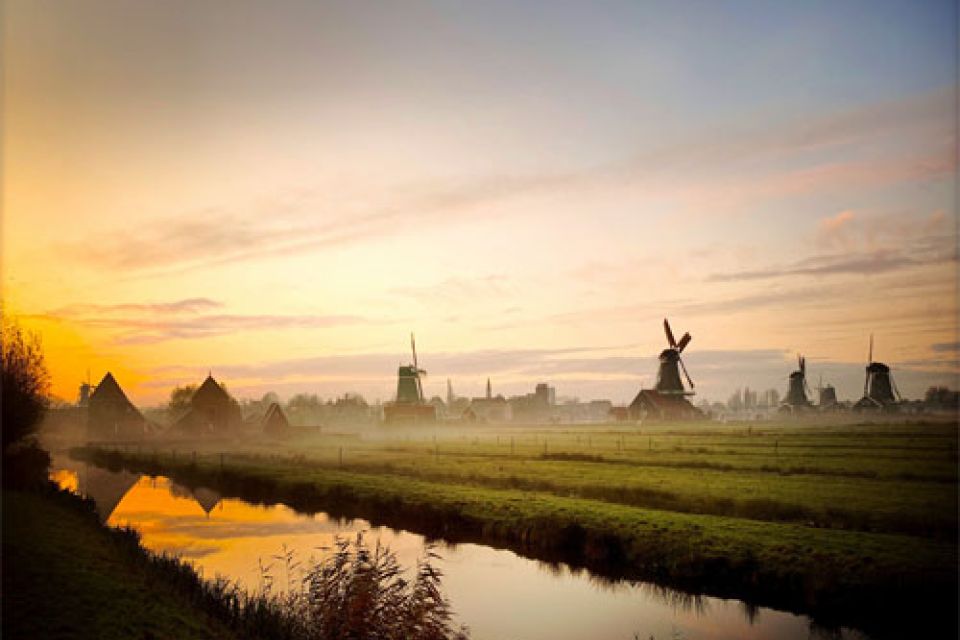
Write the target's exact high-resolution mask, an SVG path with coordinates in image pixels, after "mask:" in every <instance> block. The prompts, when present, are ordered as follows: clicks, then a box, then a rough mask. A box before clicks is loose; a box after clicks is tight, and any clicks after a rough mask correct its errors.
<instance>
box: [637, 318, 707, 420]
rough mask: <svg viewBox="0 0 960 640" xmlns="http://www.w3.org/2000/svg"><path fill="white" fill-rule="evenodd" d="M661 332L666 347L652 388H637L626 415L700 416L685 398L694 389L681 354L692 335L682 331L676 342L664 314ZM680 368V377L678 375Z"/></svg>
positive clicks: (676, 417)
mask: <svg viewBox="0 0 960 640" xmlns="http://www.w3.org/2000/svg"><path fill="white" fill-rule="evenodd" d="M663 332H664V333H665V334H666V336H667V348H666V349H664V350H663V351H661V352H660V358H659V360H660V367H659V369H658V370H657V383H656V385H654V388H653V389H641V390H640V393H638V394H637V397H636V398H634V399H633V402H631V403H630V406H629V407H628V408H627V412H628V415H629V416H630V417H631V418H633V419H641V418H643V417H644V416H648V415H652V416H655V417H659V418H661V419H673V420H677V419H680V420H689V419H693V418H700V417H702V416H703V414H702V413H701V412H700V410H699V409H697V408H696V407H694V406H693V405H692V404H690V401H689V400H687V397H688V396H692V395H694V393H695V392H694V384H693V380H692V379H691V378H690V374H689V373H687V367H686V365H684V364H683V358H682V357H681V354H682V353H683V350H684V349H686V348H687V345H688V344H690V340H692V337H691V336H690V334H689V333H684V334H683V337H681V338H680V341H679V342H678V341H677V340H676V338H674V335H673V330H672V329H671V328H670V322H669V321H668V320H667V319H666V318H664V320H663ZM681 371H682V372H683V378H681V377H680V372H681ZM684 379H686V381H687V384H688V385H689V387H690V389H689V390H688V389H687V388H686V387H684V385H683V380H684Z"/></svg>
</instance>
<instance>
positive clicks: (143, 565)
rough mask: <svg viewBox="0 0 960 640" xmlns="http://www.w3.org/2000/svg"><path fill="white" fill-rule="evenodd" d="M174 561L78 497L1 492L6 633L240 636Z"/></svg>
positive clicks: (36, 635)
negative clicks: (193, 593) (106, 522)
mask: <svg viewBox="0 0 960 640" xmlns="http://www.w3.org/2000/svg"><path fill="white" fill-rule="evenodd" d="M169 569H170V567H168V568H167V569H166V570H164V569H161V568H160V566H159V565H156V566H154V565H151V563H150V562H149V561H148V559H147V557H146V556H145V555H144V554H143V551H142V550H141V549H140V548H139V545H138V544H137V539H136V536H135V535H132V534H131V533H127V532H120V531H116V530H108V529H106V528H104V527H102V526H101V525H100V523H99V521H98V520H97V518H96V516H95V514H94V513H93V511H92V509H91V508H89V507H87V508H86V509H85V508H84V506H83V503H82V502H81V501H80V500H79V499H78V498H76V497H73V496H70V495H67V494H62V493H54V492H52V491H51V492H49V493H45V494H41V493H20V492H11V491H4V493H3V635H4V637H7V638H105V639H109V638H117V639H121V638H122V639H128V638H233V637H236V636H235V634H234V633H233V632H232V631H231V630H230V629H229V628H228V626H227V625H225V624H224V623H223V622H222V621H220V620H217V619H215V618H213V617H211V616H210V615H208V614H206V613H204V612H203V611H202V610H201V609H199V608H198V607H197V606H196V603H195V602H194V601H193V599H192V598H191V597H190V596H189V595H188V594H187V592H186V591H184V590H183V589H182V585H179V584H177V583H176V582H173V581H171V579H170V575H171V574H170V570H169ZM181 578H182V577H181Z"/></svg>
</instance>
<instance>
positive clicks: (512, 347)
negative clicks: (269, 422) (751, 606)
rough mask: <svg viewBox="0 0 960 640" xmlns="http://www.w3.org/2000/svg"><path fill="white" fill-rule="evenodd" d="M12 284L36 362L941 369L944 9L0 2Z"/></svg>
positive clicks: (262, 380)
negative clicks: (803, 363) (671, 343)
mask: <svg viewBox="0 0 960 640" xmlns="http://www.w3.org/2000/svg"><path fill="white" fill-rule="evenodd" d="M3 40H4V44H3V47H4V51H3V54H4V95H3V106H4V125H5V126H4V129H5V132H4V133H5V135H4V141H3V153H4V156H3V161H4V188H3V239H2V248H3V251H2V253H3V257H2V287H3V301H4V306H5V308H6V311H7V312H11V313H14V314H18V315H20V316H21V317H22V318H23V322H24V323H25V324H26V325H27V326H28V327H30V328H32V329H35V330H37V331H39V332H40V333H41V334H42V336H43V339H44V344H45V347H46V350H47V354H48V362H49V364H50V367H51V370H52V376H53V389H54V393H56V395H58V396H59V397H61V398H63V399H65V400H71V401H72V400H75V399H76V393H77V389H78V387H79V385H80V383H81V382H82V381H84V380H86V378H87V371H90V377H91V378H92V381H93V382H96V381H97V380H99V378H100V377H101V376H102V375H103V374H104V373H105V372H106V371H112V372H113V373H114V375H115V376H116V377H117V379H118V381H119V382H120V383H121V384H122V386H123V388H124V390H125V391H126V392H127V393H128V395H129V396H130V398H131V400H133V401H134V402H136V403H137V404H141V405H149V404H158V403H160V402H163V401H164V400H165V399H166V397H167V395H168V394H169V392H170V390H171V389H172V388H173V387H174V386H176V385H182V384H198V383H199V382H201V381H202V380H203V378H204V377H205V376H206V374H207V372H208V371H212V372H213V374H214V376H216V377H217V379H218V380H220V381H222V382H225V383H226V385H227V387H228V389H229V390H230V391H231V392H232V393H234V394H236V395H238V396H247V397H259V396H260V395H262V394H263V393H265V392H267V391H275V392H277V393H279V394H280V395H281V396H283V397H289V396H291V395H293V394H295V393H299V392H308V393H319V394H321V395H323V396H325V397H331V396H334V395H340V394H342V393H344V392H359V393H362V394H363V395H364V396H366V397H367V398H369V399H371V400H372V399H375V398H380V399H383V400H386V399H389V398H390V397H391V396H392V393H393V390H394V389H395V385H396V367H397V365H398V364H399V363H406V362H407V361H408V360H409V354H408V351H407V349H408V334H409V332H411V331H414V332H416V334H417V340H418V355H419V357H420V364H421V365H422V366H423V367H424V368H425V369H426V370H427V371H428V375H427V377H426V379H425V380H424V392H425V394H426V395H427V396H428V397H431V396H434V395H439V396H441V397H445V395H446V380H447V378H451V379H452V380H453V386H454V390H455V391H456V392H457V393H458V394H459V395H465V396H482V395H483V392H484V386H485V384H486V379H487V378H488V377H489V378H491V379H492V384H493V390H494V393H498V392H500V393H504V394H505V395H512V394H520V393H528V392H530V391H531V390H532V389H533V387H534V385H535V384H536V383H538V382H547V383H549V384H550V385H551V386H554V387H556V392H557V395H558V396H577V397H579V398H581V399H583V400H589V399H594V398H606V399H610V400H613V401H614V402H616V403H623V402H628V401H629V400H630V399H631V398H632V396H633V395H635V394H636V391H637V390H638V389H639V388H640V386H641V385H645V386H651V385H652V384H653V381H654V377H655V375H656V371H657V363H656V356H657V354H658V353H659V351H660V350H661V349H662V348H663V347H664V346H665V341H664V337H663V332H662V329H661V322H662V319H663V318H664V317H668V318H670V320H671V322H672V323H673V324H674V327H675V329H677V330H678V331H679V332H684V331H689V332H690V333H691V334H692V335H693V341H692V343H691V344H690V347H689V348H688V350H687V351H686V352H685V353H684V358H685V361H686V363H687V365H688V368H689V370H690V374H691V375H692V377H693V379H694V382H695V383H696V385H697V392H698V395H697V397H696V398H695V400H694V401H695V402H699V400H700V399H701V398H707V399H710V400H713V401H721V402H723V401H725V400H726V399H727V398H728V397H729V395H730V394H731V393H732V392H733V391H734V390H735V389H736V388H738V387H743V386H749V387H750V388H754V389H758V390H761V391H762V390H765V389H768V388H776V389H777V390H778V391H779V392H780V393H781V394H783V392H784V391H785V390H786V388H787V376H788V374H789V373H790V371H792V370H793V368H794V366H795V361H796V354H797V353H798V352H799V353H803V354H804V355H805V356H806V357H807V358H808V376H809V382H810V384H811V386H815V383H816V381H817V380H818V377H819V376H820V375H821V374H822V376H823V380H824V382H825V383H828V382H829V383H831V384H833V385H834V386H836V387H837V392H838V396H839V397H840V398H841V399H856V398H857V397H859V394H860V391H861V390H862V385H863V375H864V374H863V367H864V365H865V360H866V355H867V341H868V338H869V335H870V334H871V333H872V334H874V335H875V337H876V344H877V346H876V350H875V357H876V358H877V359H878V360H881V361H883V362H886V363H887V364H889V365H890V366H891V367H892V368H893V375H894V378H895V380H896V382H897V384H898V386H899V387H900V391H901V392H902V393H903V394H904V395H905V396H907V397H913V398H916V397H921V396H922V394H923V391H924V390H925V389H926V388H927V387H928V386H930V385H934V384H941V385H948V386H953V387H956V386H957V384H958V375H960V363H958V357H960V337H958V332H957V314H958V304H957V286H958V279H957V267H958V262H957V202H956V194H957V178H956V171H957V119H956V118H957V90H958V87H957V57H956V50H957V44H958V43H957V7H956V3H954V2H949V1H946V0H944V1H942V2H925V3H921V4H918V3H911V2H894V1H882V2H860V1H851V2H844V3H842V4H839V5H838V4H836V3H827V2H805V3H796V4H794V3H751V2H731V3H724V4H723V6H722V7H721V6H720V5H718V4H715V3H668V2H612V1H611V2H600V3H596V2H591V3H562V4H558V3H551V2H525V3H522V4H519V5H518V4H517V3H507V2H484V3H475V4H466V3H463V4H461V3H456V4H454V3H432V2H400V3H390V4H385V5H377V7H376V10H375V11H374V10H371V7H370V6H369V5H366V4H365V3H358V2H293V1H288V2H278V3H263V2H244V1H235V2H205V3H193V2H186V1H179V0H174V1H171V2H164V3H113V2H105V1H96V0H94V1H91V2H84V3H67V2H51V1H47V0H34V1H30V2H26V1H21V0H13V1H11V2H7V3H5V5H4V39H3Z"/></svg>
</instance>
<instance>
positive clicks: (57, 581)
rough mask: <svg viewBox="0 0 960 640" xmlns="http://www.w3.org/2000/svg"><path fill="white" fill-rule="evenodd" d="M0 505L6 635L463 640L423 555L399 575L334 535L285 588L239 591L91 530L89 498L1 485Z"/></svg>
mask: <svg viewBox="0 0 960 640" xmlns="http://www.w3.org/2000/svg"><path fill="white" fill-rule="evenodd" d="M3 509H4V512H3V515H4V518H3V560H4V567H3V594H4V597H3V635H4V637H5V638H29V639H33V638H62V639H68V638H69V639H73V638H97V639H98V640H103V639H106V640H109V639H111V638H117V639H120V638H123V639H124V640H135V639H142V640H154V639H160V638H170V639H173V638H176V639H177V640H180V639H187V638H203V639H214V640H215V639H219V638H224V639H228V638H231V639H237V638H240V639H250V640H255V639H257V640H259V639H266V638H269V639H270V640H324V639H326V638H378V639H381V640H421V639H422V640H426V639H429V640H468V637H469V635H468V633H467V631H466V629H460V628H457V627H455V626H454V625H453V623H452V622H451V621H452V617H453V613H452V610H451V608H450V604H449V602H448V600H447V599H446V597H445V596H444V595H443V593H442V589H441V584H440V574H439V573H438V572H437V571H436V570H435V568H434V567H433V565H432V564H431V561H430V558H429V557H427V558H425V559H421V560H420V561H419V563H418V565H417V567H416V572H415V575H414V577H413V579H412V580H408V579H407V576H406V575H405V573H404V569H403V567H401V566H400V565H399V564H398V563H397V560H396V556H395V555H394V554H393V553H392V552H390V551H389V550H386V549H383V548H381V547H379V546H374V547H371V546H369V545H368V544H367V543H366V542H365V541H364V540H363V538H362V536H358V537H357V538H356V540H355V541H350V540H343V539H338V540H337V541H336V542H335V545H334V546H335V549H334V552H333V553H332V555H331V556H330V557H328V558H326V559H324V560H322V561H319V562H310V563H308V564H307V565H306V566H305V567H304V578H303V580H302V581H293V582H290V584H289V585H287V586H288V589H287V590H284V591H282V592H273V591H270V590H268V591H267V592H265V593H257V594H250V593H247V592H245V591H243V590H241V589H240V588H239V587H237V586H235V585H231V584H229V583H227V582H225V581H223V580H222V579H219V578H218V579H214V580H204V579H202V578H201V577H200V576H199V575H198V574H197V573H196V572H195V571H194V570H193V568H192V567H191V566H190V565H189V564H187V563H184V562H181V561H180V560H179V559H177V558H175V557H170V556H167V555H157V554H154V553H151V552H149V551H146V550H145V549H144V548H143V547H142V546H141V545H140V539H139V536H138V535H137V534H136V532H134V531H132V530H129V529H114V528H109V527H106V526H103V525H101V524H100V522H99V520H98V518H97V516H96V515H95V511H94V507H93V504H92V503H91V502H89V501H87V500H83V499H81V498H79V497H77V496H75V495H72V494H69V493H67V492H62V491H56V490H54V488H53V487H52V486H50V488H49V489H48V490H45V491H36V492H19V491H8V490H5V491H4V492H3ZM288 562H289V560H288ZM289 571H290V568H289V567H288V568H287V572H288V574H289Z"/></svg>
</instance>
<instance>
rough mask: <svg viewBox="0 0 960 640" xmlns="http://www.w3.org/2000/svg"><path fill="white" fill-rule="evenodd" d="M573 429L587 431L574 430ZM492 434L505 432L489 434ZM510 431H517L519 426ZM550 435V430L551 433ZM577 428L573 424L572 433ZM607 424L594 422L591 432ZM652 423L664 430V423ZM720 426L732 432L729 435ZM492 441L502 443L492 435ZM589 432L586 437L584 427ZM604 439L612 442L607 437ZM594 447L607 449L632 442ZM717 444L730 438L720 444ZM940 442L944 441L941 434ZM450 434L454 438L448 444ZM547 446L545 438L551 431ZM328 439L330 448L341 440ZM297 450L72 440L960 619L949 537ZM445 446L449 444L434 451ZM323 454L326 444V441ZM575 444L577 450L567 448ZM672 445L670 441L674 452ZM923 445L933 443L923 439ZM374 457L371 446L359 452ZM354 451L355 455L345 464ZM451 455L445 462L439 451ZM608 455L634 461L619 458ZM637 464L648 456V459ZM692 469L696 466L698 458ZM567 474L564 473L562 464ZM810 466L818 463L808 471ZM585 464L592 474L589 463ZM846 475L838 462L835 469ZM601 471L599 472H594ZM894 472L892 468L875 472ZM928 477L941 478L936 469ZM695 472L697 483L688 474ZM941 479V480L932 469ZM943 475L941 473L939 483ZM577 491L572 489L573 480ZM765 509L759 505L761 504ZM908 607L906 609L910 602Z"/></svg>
mask: <svg viewBox="0 0 960 640" xmlns="http://www.w3.org/2000/svg"><path fill="white" fill-rule="evenodd" d="M581 435H582V434H581ZM497 437H501V436H497ZM514 437H516V436H514ZM546 437H549V438H559V437H560V436H559V435H558V434H556V433H553V434H551V435H548V436H546ZM576 437H580V436H576ZM597 437H602V436H597ZM658 437H660V438H667V437H669V436H668V435H667V434H660V435H659V436H658ZM727 437H729V435H727ZM427 446H433V447H435V448H434V450H433V451H432V452H430V451H427V452H426V453H423V452H421V454H420V460H421V461H422V462H424V464H426V463H425V459H429V458H434V459H436V460H437V464H440V459H441V458H443V457H447V458H448V459H449V460H450V461H452V460H455V459H458V458H457V457H456V456H459V459H461V460H463V459H464V458H466V457H467V456H472V457H475V458H484V459H487V458H490V457H491V456H492V455H501V456H502V457H508V456H509V457H511V458H517V460H516V461H517V463H518V464H519V465H530V466H532V467H533V469H534V471H528V473H535V474H538V475H540V476H541V478H550V476H549V475H545V474H544V471H543V469H542V468H540V467H536V466H534V465H536V464H539V463H540V462H543V463H548V464H559V465H563V464H574V465H587V466H589V467H590V468H594V467H597V466H600V465H606V462H604V461H601V462H598V461H597V460H596V459H585V458H583V457H582V456H585V455H586V453H584V452H582V451H581V452H575V451H572V452H571V451H568V452H566V453H567V455H568V456H571V459H570V460H564V459H554V458H550V457H549V456H551V455H556V454H557V453H563V452H562V451H557V452H555V453H552V454H551V452H550V450H549V449H548V451H547V453H546V455H547V456H548V457H546V458H540V456H543V455H544V454H543V451H539V452H538V451H537V449H539V448H540V446H542V445H539V446H538V445H536V444H531V445H528V450H527V451H525V452H518V449H519V447H518V446H517V443H516V441H514V442H513V443H512V445H507V446H512V452H509V453H506V454H504V452H500V454H497V453H496V452H493V453H491V452H488V451H477V450H476V448H477V447H480V446H482V445H481V443H480V442H475V443H474V442H461V443H456V442H442V443H438V444H437V445H432V443H431V444H430V445H427ZM486 446H487V447H489V448H491V449H494V448H496V447H497V446H500V447H501V448H502V447H503V446H505V445H504V444H502V437H501V443H500V444H497V443H495V442H493V443H489V444H487V445H486ZM589 446H590V447H591V448H592V447H593V446H594V445H593V436H591V442H590V443H589ZM607 446H608V449H609V444H608V445H607ZM613 446H614V447H617V448H616V449H614V450H607V451H601V452H600V453H599V454H598V453H597V452H594V453H593V454H591V455H595V456H596V455H600V456H603V458H604V459H605V458H606V457H608V456H609V457H615V456H616V455H617V454H618V453H620V454H624V450H625V449H626V450H627V455H629V448H628V447H625V446H624V445H623V443H622V441H621V442H619V443H617V444H615V445H613ZM724 446H726V445H724ZM937 446H938V447H939V448H938V449H936V451H937V454H938V455H943V452H944V450H945V447H942V446H940V444H939V443H938V444H937ZM353 447H354V448H353V449H351V453H350V455H351V457H360V456H361V455H362V454H365V455H367V456H368V457H373V456H386V455H388V454H389V451H388V450H389V449H391V448H392V449H397V448H400V449H402V450H403V452H404V453H406V452H407V451H409V450H410V448H412V447H419V448H420V449H421V450H423V449H424V448H425V446H424V445H423V444H416V443H398V442H393V443H378V444H373V445H369V446H368V448H367V449H362V448H360V447H359V446H358V445H357V444H356V443H354V444H353ZM456 447H460V448H461V449H462V450H463V451H462V452H460V453H456V449H455V448H456ZM546 447H550V442H549V441H548V442H547V444H546ZM329 448H333V450H334V451H335V452H336V453H335V454H334V455H336V456H337V458H339V447H337V446H335V447H328V449H329ZM300 450H301V451H302V452H303V453H299V454H297V455H296V456H294V457H289V456H286V457H284V456H279V455H269V456H268V455H257V454H254V453H253V452H252V450H249V449H248V450H247V451H245V452H243V453H237V452H234V453H231V454H227V455H224V456H223V458H222V459H223V463H222V464H221V457H220V456H219V454H215V455H210V454H207V455H204V453H203V452H202V451H201V452H200V453H198V455H197V456H196V457H194V456H193V455H192V454H190V455H185V454H184V453H182V452H181V453H179V455H177V454H174V453H173V452H166V453H163V452H157V453H156V454H154V453H153V452H149V453H146V452H141V453H140V454H137V453H136V452H133V451H130V452H127V453H122V452H112V451H105V450H96V449H86V450H80V451H77V452H76V454H78V455H80V456H82V457H86V458H87V459H90V460H91V461H93V462H95V463H97V464H101V465H104V466H112V467H115V468H116V467H119V466H121V465H122V466H126V467H128V468H131V469H134V470H137V471H142V472H147V473H153V474H159V473H162V474H165V475H169V476H171V477H173V478H175V479H176V480H178V481H180V482H183V483H186V484H193V485H206V486H210V487H212V488H215V489H217V490H219V491H221V492H222V493H224V494H226V495H234V496H239V497H243V498H245V499H248V500H255V501H256V500H259V501H264V502H280V501H282V502H285V503H287V504H289V505H291V506H293V507H295V508H298V509H301V510H304V511H317V510H324V511H327V512H330V513H332V514H333V515H343V516H358V517H364V518H366V519H368V520H371V521H372V522H374V523H375V524H386V525H390V526H395V527H402V528H406V529H410V530H414V531H418V532H422V533H425V534H428V535H434V536H442V537H444V538H447V539H450V540H473V541H480V542H485V543H492V544H496V545H500V546H506V547H510V548H513V549H515V550H518V551H520V552H522V553H524V554H526V555H529V556H533V557H538V558H542V559H548V560H564V561H567V562H570V563H572V564H574V565H582V566H588V567H590V568H592V569H595V570H596V571H598V572H601V573H604V574H608V575H614V576H627V577H636V578H643V579H648V580H654V581H656V582H658V583H660V584H665V585H668V586H674V587H678V588H682V589H687V590H691V591H697V592H706V593H709V594H712V595H720V596H730V597H738V598H741V599H745V600H748V601H750V602H752V603H754V604H758V605H767V606H773V607H776V608H782V609H788V610H793V611H796V612H803V613H810V614H812V615H814V616H815V617H816V618H817V619H818V620H819V621H821V622H824V623H826V624H830V623H843V624H852V625H856V626H859V627H861V628H865V629H870V630H874V631H877V630H879V631H881V632H882V633H881V634H884V633H883V632H885V634H887V635H895V634H896V633H897V632H898V631H902V628H898V625H901V624H903V625H906V627H907V628H909V629H910V630H911V632H915V631H916V630H917V625H918V623H919V624H921V625H922V624H926V623H929V624H936V625H943V624H946V625H955V618H954V614H953V611H954V608H955V602H956V582H955V581H956V558H957V553H956V548H955V544H954V542H953V541H950V540H942V539H937V538H938V537H939V536H923V535H919V536H918V535H904V534H903V533H896V532H887V531H865V530H858V529H856V528H820V527H816V526H809V525H808V524H800V523H796V522H789V521H764V520H763V519H762V517H755V518H745V517H731V516H729V515H717V514H710V513H696V512H695V510H690V511H688V512H681V511H678V510H671V509H667V508H658V509H653V508H647V507H640V506H637V505H634V504H626V503H623V502H618V501H616V500H605V499H594V498H591V497H586V496H579V495H573V496H571V495H563V490H555V489H548V490H542V489H539V488H538V490H536V491H531V490H517V489H510V488H504V487H501V486H491V485H489V484H487V483H486V482H485V481H483V480H481V481H477V480H476V479H475V478H471V477H469V476H466V477H465V478H464V479H463V480H461V481H459V482H458V481H455V480H454V479H452V476H453V474H450V476H451V477H448V478H443V480H442V481H437V480H436V479H432V478H429V477H425V476H423V474H420V475H419V477H418V474H415V473H411V472H408V471H405V470H402V469H401V470H400V471H397V467H399V466H400V464H399V462H397V461H398V460H401V459H402V456H397V455H394V457H393V462H390V461H389V460H387V461H384V460H380V461H379V462H378V465H377V466H373V465H370V466H369V470H368V471H367V472H360V469H357V468H355V467H350V468H335V467H338V466H339V460H337V462H336V463H335V464H334V463H331V462H329V461H325V460H324V458H323V457H322V456H321V455H318V454H314V452H312V451H311V450H310V448H309V446H304V447H303V448H301V449H300ZM440 450H442V451H444V453H442V454H441V453H440ZM324 453H325V455H327V456H329V455H330V452H329V451H326V452H324ZM573 453H577V454H578V456H572V454H573ZM674 453H676V452H674ZM925 453H929V452H925ZM367 462H368V463H369V460H367ZM357 464H362V461H358V460H354V461H353V462H349V463H346V464H345V466H346V465H357ZM447 464H452V462H447ZM609 466H617V467H618V468H619V467H626V468H631V465H629V464H623V463H622V462H620V461H618V462H615V463H613V464H611V465H609ZM644 471H646V469H644ZM696 472H697V473H700V470H697V471H696ZM573 475H576V474H571V477H572V476H573ZM810 475H813V474H810ZM588 477H589V476H588ZM839 477H840V478H841V479H844V480H846V479H847V478H846V476H839ZM593 479H594V480H595V479H596V478H595V477H594V478H593ZM880 482H884V483H886V484H888V485H889V486H891V487H892V486H893V482H892V481H891V480H882V481H880ZM930 483H931V484H937V481H936V480H931V481H930ZM691 484H693V483H691ZM939 486H940V487H941V489H942V487H943V483H939ZM948 488H950V487H948ZM571 493H574V494H575V492H571ZM760 515H762V514H760ZM907 612H909V615H908V614H907Z"/></svg>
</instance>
